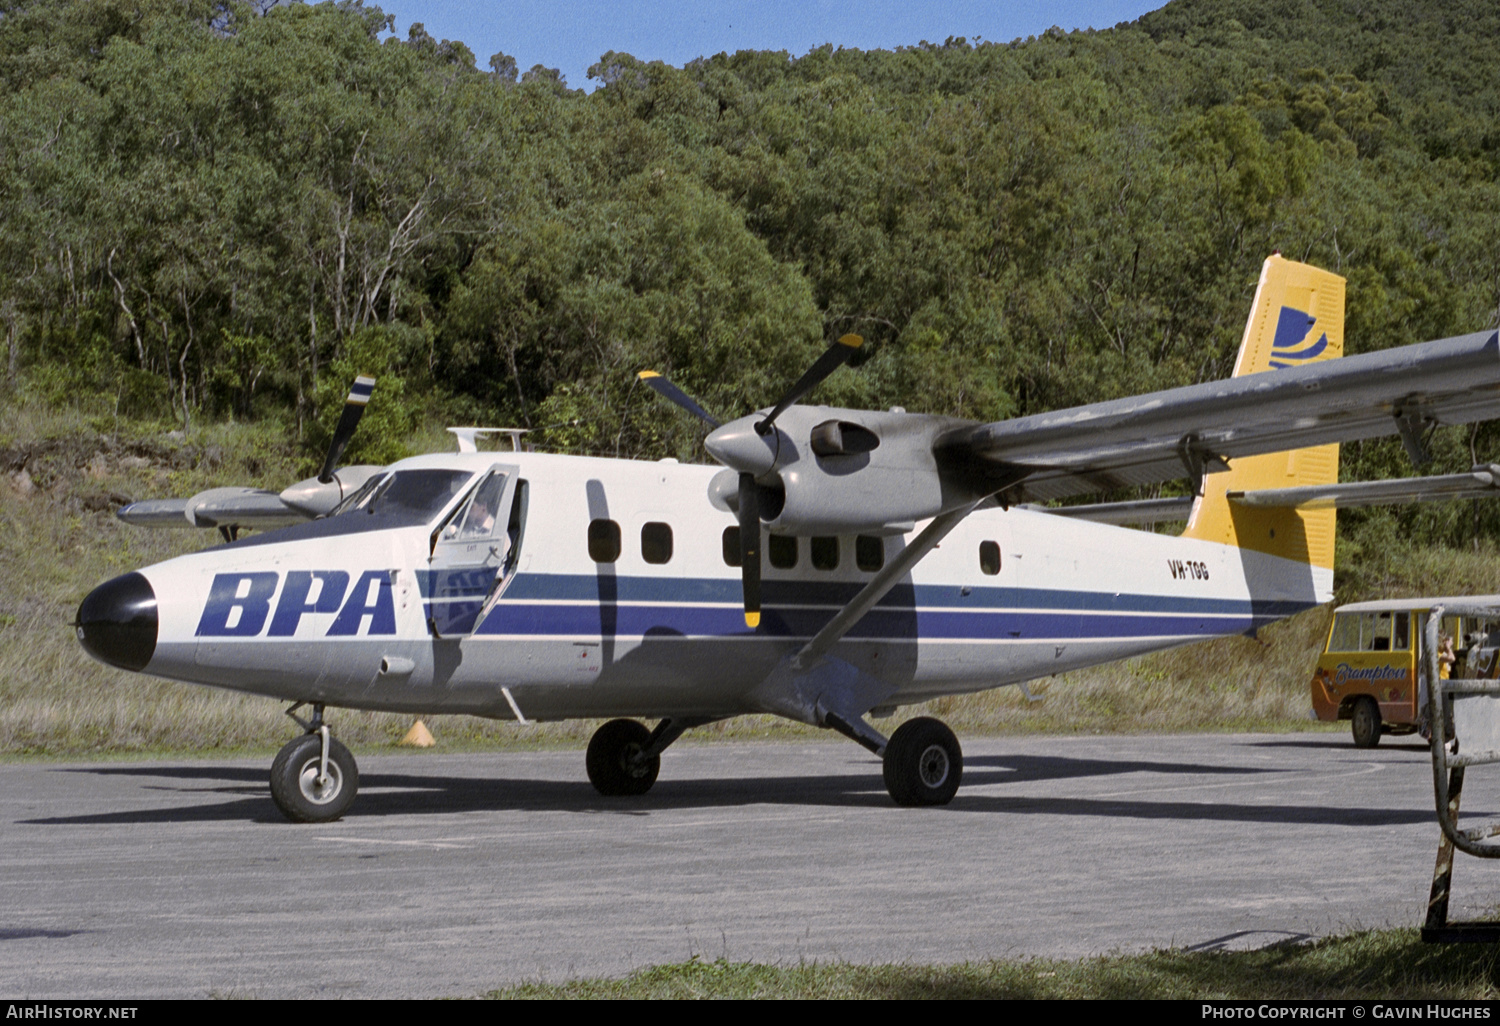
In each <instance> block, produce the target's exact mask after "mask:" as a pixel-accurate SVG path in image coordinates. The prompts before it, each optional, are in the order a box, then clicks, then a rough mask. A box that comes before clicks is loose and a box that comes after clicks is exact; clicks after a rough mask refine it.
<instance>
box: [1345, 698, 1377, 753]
mask: <svg viewBox="0 0 1500 1026" xmlns="http://www.w3.org/2000/svg"><path fill="white" fill-rule="evenodd" d="M1349 727H1350V729H1351V730H1352V731H1353V732H1354V747H1355V748H1374V747H1375V746H1376V745H1378V744H1380V706H1378V705H1376V704H1375V699H1373V698H1371V697H1370V696H1369V695H1365V696H1364V697H1363V698H1360V699H1358V700H1357V701H1355V703H1354V710H1353V713H1352V715H1350V717H1349Z"/></svg>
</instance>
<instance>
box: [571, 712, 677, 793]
mask: <svg viewBox="0 0 1500 1026" xmlns="http://www.w3.org/2000/svg"><path fill="white" fill-rule="evenodd" d="M650 743H651V731H649V730H647V729H646V727H645V725H644V724H640V723H637V722H636V721H635V720H610V721H609V722H608V723H606V724H605V725H604V726H602V727H600V728H599V729H598V730H596V731H594V736H593V738H591V739H590V740H589V750H588V754H587V755H585V756H584V767H585V768H586V769H587V770H588V774H589V783H591V784H593V785H594V790H596V791H598V792H599V793H600V794H602V795H605V796H607V797H610V798H618V797H623V796H627V795H636V794H645V793H646V792H647V791H649V790H651V785H652V784H654V783H656V775H657V774H658V773H660V772H661V756H659V755H653V756H652V757H651V758H649V759H642V758H641V757H640V756H641V752H643V751H645V749H646V746H647V745H648V744H650Z"/></svg>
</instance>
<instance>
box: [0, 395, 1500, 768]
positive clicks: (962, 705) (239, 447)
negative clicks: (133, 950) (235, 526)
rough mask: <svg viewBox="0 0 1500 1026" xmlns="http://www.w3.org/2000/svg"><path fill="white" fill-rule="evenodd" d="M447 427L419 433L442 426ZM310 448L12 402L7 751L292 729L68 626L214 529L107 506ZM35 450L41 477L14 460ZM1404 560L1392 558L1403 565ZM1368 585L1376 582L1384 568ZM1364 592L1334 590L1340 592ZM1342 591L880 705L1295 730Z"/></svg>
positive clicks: (573, 730)
mask: <svg viewBox="0 0 1500 1026" xmlns="http://www.w3.org/2000/svg"><path fill="white" fill-rule="evenodd" d="M443 435H444V433H443V432H442V431H441V429H438V428H432V427H429V428H427V429H424V433H423V436H422V441H423V442H424V443H425V444H428V445H430V446H433V447H438V446H445V445H447V444H448V442H447V440H446V438H445V437H443ZM305 461H306V456H305V455H304V454H302V453H300V452H299V451H297V450H296V449H295V447H294V446H292V445H291V444H290V443H289V442H288V441H287V440H286V438H285V436H284V433H283V432H282V431H281V429H280V428H278V427H277V426H275V425H247V424H218V425H204V426H202V427H199V428H196V429H195V430H194V431H193V433H192V434H191V436H190V437H188V438H186V439H183V438H179V437H174V436H172V435H170V434H165V433H164V429H163V428H162V427H161V426H157V425H141V424H131V423H127V422H124V421H116V420H114V419H113V418H108V419H104V420H101V419H99V418H94V419H92V420H91V419H90V418H89V417H87V416H85V415H83V414H80V413H76V412H70V411H67V410H63V411H48V410H45V409H41V408H39V407H37V406H34V405H25V404H12V405H10V406H6V407H0V569H3V571H4V574H5V580H7V581H8V582H11V583H10V587H9V588H8V589H7V590H6V591H5V593H4V594H3V595H0V757H35V756H47V757H79V756H90V755H105V754H112V755H119V754H128V753H139V754H161V753H167V752H172V753H186V752H202V751H214V752H226V751H268V750H273V749H275V748H277V747H279V746H280V745H281V744H282V743H284V742H285V740H286V739H287V737H288V736H289V734H290V731H291V730H292V727H291V724H290V722H289V721H288V720H287V719H286V718H285V717H284V716H283V715H282V709H283V703H280V702H278V701H275V700H272V699H266V698H257V697H253V696H246V695H239V694H234V693H231V692H225V691H217V690H212V689H207V688H197V687H192V686H187V685H181V684H174V683H169V682H164V681H157V680H152V679H150V678H145V677H141V676H138V675H135V674H129V673H124V672H121V671H117V670H112V669H110V668H108V667H105V666H102V665H100V664H98V663H96V662H94V661H93V660H91V659H89V658H88V656H87V655H85V654H84V652H83V651H82V649H80V648H79V646H78V644H77V642H76V640H75V639H74V637H73V632H72V630H71V628H70V627H69V623H70V622H71V620H72V618H73V615H74V612H75V610H76V609H77V604H78V602H79V600H80V599H81V598H82V597H83V596H84V595H85V594H87V592H88V591H89V589H91V588H92V587H94V586H95V585H96V584H98V583H100V582H101V581H103V580H106V579H108V578H109V577H112V576H114V575H116V574H120V573H124V572H127V571H129V570H131V569H134V568H135V567H138V566H143V565H146V564H149V563H153V562H156V561H159V560H162V559H166V558H168V557H170V556H173V555H176V554H179V553H181V552H186V551H192V550H195V549H198V548H201V547H204V546H207V545H210V544H214V543H216V541H217V538H216V536H215V535H213V534H212V533H211V532H206V531H191V530H184V531H180V532H179V531H149V530H143V529H139V528H132V527H128V526H126V525H124V524H122V523H120V522H119V521H118V520H116V519H115V518H114V516H113V510H114V508H115V507H116V506H118V505H119V504H120V502H121V501H122V500H124V499H126V498H144V497H148V496H153V497H154V496H163V495H190V494H192V493H194V492H196V491H198V490H200V489H202V488H207V487H212V486H216V485H224V484H236V483H238V484H244V483H247V482H271V481H287V482H289V481H291V480H294V479H295V478H296V477H297V476H298V475H299V473H300V472H301V471H302V470H305V465H304V464H305ZM22 465H24V466H25V467H26V468H27V473H28V475H29V476H30V490H29V492H28V491H26V489H25V488H24V482H22V483H20V484H18V479H17V477H16V473H15V472H16V471H17V470H18V469H19V467H20V466H22ZM1384 566H1385V569H1383V570H1382V575H1381V577H1380V580H1379V586H1380V587H1381V588H1382V589H1383V592H1382V593H1385V594H1392V595H1396V594H1416V593H1420V592H1421V591H1422V590H1426V591H1429V592H1430V591H1433V590H1437V591H1444V592H1449V593H1453V592H1459V593H1462V592H1472V593H1477V592H1500V559H1496V553H1494V552H1493V551H1490V550H1485V551H1482V552H1478V553H1472V552H1467V553H1466V552H1448V551H1437V550H1420V551H1414V552H1409V553H1408V554H1407V555H1406V556H1405V557H1404V558H1398V557H1390V558H1387V559H1386V561H1385V564H1384ZM1392 575H1395V576H1394V577H1393V576H1392ZM1371 586H1373V585H1371ZM1360 597H1368V596H1366V595H1363V594H1360V595H1347V596H1344V595H1341V598H1342V599H1344V600H1345V601H1351V600H1353V599H1354V598H1360ZM1328 616H1329V611H1328V610H1326V609H1319V610H1312V611H1310V612H1308V613H1304V614H1302V615H1301V616H1298V617H1294V618H1293V619H1291V620H1288V621H1285V622H1283V623H1280V624H1277V625H1274V626H1272V627H1270V628H1268V629H1266V630H1264V631H1262V632H1261V635H1260V638H1259V639H1258V640H1257V639H1251V638H1244V637H1236V638H1226V639H1221V640H1218V641H1214V642H1209V643H1206V644H1199V645H1193V646H1189V647H1186V648H1181V649H1176V650H1173V651H1169V652H1163V653H1157V654H1155V655H1150V656H1145V657H1142V658H1138V659H1130V660H1126V661H1123V662H1119V663H1113V664H1108V665H1105V666H1100V667H1095V668H1091V669H1088V670H1082V671H1077V672H1073V673H1067V674H1062V675H1060V676H1058V677H1055V678H1050V679H1047V680H1043V681H1038V682H1033V683H1032V685H1030V692H1031V698H1028V697H1027V696H1026V695H1025V694H1023V693H1022V692H1021V691H1020V689H1018V688H1003V689H999V690H994V691H986V692H980V693H978V694H973V695H964V696H956V697H949V698H941V699H938V700H936V701H933V702H929V703H927V704H926V705H924V706H920V707H911V708H908V709H904V710H901V711H900V712H899V713H898V714H897V718H895V719H890V720H885V721H881V722H880V726H881V728H882V729H885V730H890V729H893V728H894V726H895V724H896V723H897V722H899V719H901V718H904V717H906V716H911V715H924V714H925V715H935V716H940V717H942V718H943V719H945V720H946V721H948V722H949V723H950V725H951V726H952V727H953V728H954V729H955V730H956V731H957V732H959V733H960V734H962V735H969V736H974V735H984V734H1013V733H1120V732H1127V733H1149V732H1160V731H1179V730H1196V731H1203V730H1208V731H1285V730H1305V729H1335V728H1322V727H1319V726H1318V725H1316V724H1313V723H1310V722H1309V721H1308V720H1307V710H1308V704H1309V703H1308V695H1307V681H1308V675H1309V673H1310V672H1311V668H1312V665H1313V661H1314V659H1315V657H1316V653H1317V651H1318V649H1319V647H1320V645H1321V643H1322V639H1323V637H1324V635H1325V633H1326V631H1327V626H1328ZM334 722H335V726H336V728H337V730H338V731H339V735H340V737H341V738H342V739H343V740H345V741H346V742H347V743H349V744H351V745H357V746H360V747H364V748H370V747H380V746H385V745H394V744H395V743H396V742H397V741H398V740H399V739H400V738H401V737H402V736H403V735H404V734H405V733H406V730H407V728H408V727H410V725H411V717H409V716H402V715H392V714H379V713H361V712H351V711H343V710H340V711H339V712H338V713H337V718H336V720H335V721H334ZM427 722H428V726H429V727H430V728H431V729H432V731H433V733H434V735H435V736H436V737H437V739H438V742H439V744H440V745H441V746H443V747H444V748H446V749H450V750H451V749H455V748H459V749H461V748H470V747H516V748H538V747H581V746H582V745H583V744H585V743H586V741H587V739H588V737H589V735H590V733H591V732H592V730H593V728H594V726H595V723H594V722H589V721H575V722H569V723H560V724H539V725H534V726H520V725H517V724H514V723H509V722H496V721H485V720H478V719H474V718H471V717H464V716H440V717H433V718H432V719H429V720H428V721H427ZM827 736H828V735H827V734H826V732H823V731H818V730H815V729H812V728H808V727H804V726H801V725H799V724H794V723H788V722H786V721H783V720H778V719H774V718H770V717H740V718H736V719H733V720H729V721H725V722H723V723H719V724H713V725H711V726H709V727H705V728H701V729H699V730H695V731H693V732H692V734H691V735H690V737H691V739H693V740H698V741H714V740H721V739H722V740H746V739H756V738H775V739H783V740H784V739H795V738H801V737H817V738H826V737H827Z"/></svg>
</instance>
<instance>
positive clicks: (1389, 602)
mask: <svg viewBox="0 0 1500 1026" xmlns="http://www.w3.org/2000/svg"><path fill="white" fill-rule="evenodd" d="M1451 605H1461V606H1476V605H1494V606H1497V607H1500V595H1465V596H1455V597H1451V598H1415V599H1386V600H1383V601H1376V602H1354V603H1351V604H1350V605H1347V606H1340V607H1339V608H1338V609H1335V610H1334V611H1333V624H1332V626H1331V627H1329V629H1328V643H1327V644H1326V645H1325V646H1324V648H1323V654H1322V656H1320V657H1319V659H1318V666H1317V669H1316V670H1314V671H1313V677H1312V704H1313V712H1314V713H1315V714H1316V715H1317V717H1318V719H1320V720H1349V721H1350V728H1351V730H1352V732H1353V734H1354V744H1355V746H1356V747H1358V748H1373V747H1375V746H1376V745H1377V744H1379V743H1380V736H1381V735H1382V734H1393V735H1400V734H1411V733H1414V732H1416V731H1417V730H1418V729H1419V728H1420V727H1421V726H1422V720H1423V715H1424V709H1423V706H1424V705H1425V704H1426V700H1427V681H1426V676H1427V670H1426V667H1425V665H1424V664H1423V660H1422V636H1423V631H1424V630H1425V629H1426V626H1427V613H1428V612H1429V611H1430V610H1431V609H1432V608H1433V607H1434V606H1451ZM1492 626H1493V627H1494V628H1495V629H1496V631H1497V638H1496V640H1497V641H1500V620H1495V621H1494V622H1493V623H1491V622H1490V621H1476V620H1473V619H1469V618H1464V617H1458V616H1444V617H1443V623H1442V626H1441V628H1440V631H1441V632H1442V635H1443V636H1444V637H1446V638H1448V639H1450V640H1451V642H1452V645H1453V660H1452V662H1451V663H1450V664H1448V665H1451V671H1450V672H1451V676H1454V677H1477V676H1494V675H1495V671H1496V670H1497V669H1500V660H1497V659H1495V657H1494V655H1495V649H1494V647H1493V644H1494V643H1493V642H1490V641H1489V640H1488V635H1489V632H1490V629H1491V627H1492ZM1444 662H1445V663H1446V662H1447V661H1446V660H1445V661H1444ZM1445 668H1446V667H1445Z"/></svg>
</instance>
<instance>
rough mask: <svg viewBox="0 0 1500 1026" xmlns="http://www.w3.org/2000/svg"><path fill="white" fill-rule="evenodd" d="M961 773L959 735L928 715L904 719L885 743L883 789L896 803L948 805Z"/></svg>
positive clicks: (961, 752)
mask: <svg viewBox="0 0 1500 1026" xmlns="http://www.w3.org/2000/svg"><path fill="white" fill-rule="evenodd" d="M963 774H964V754H963V749H962V748H960V747H959V744H958V738H956V737H954V736H953V731H951V730H949V729H948V726H947V724H945V723H943V722H942V721H941V720H935V719H932V718H931V717H930V716H921V717H918V718H917V719H914V720H907V721H906V722H905V723H903V724H901V726H899V727H897V728H896V732H895V733H894V734H892V735H891V740H890V741H889V742H888V743H887V744H886V746H885V789H886V790H887V791H889V792H890V793H891V798H892V799H893V800H894V801H895V803H896V804H897V805H907V806H921V805H947V804H948V803H949V802H951V801H952V800H953V796H954V795H955V794H957V793H958V785H959V782H960V781H961V780H962V779H963Z"/></svg>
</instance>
